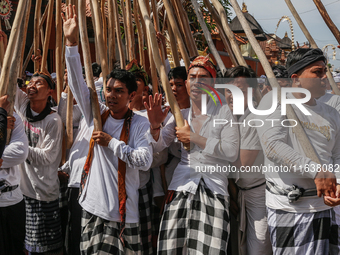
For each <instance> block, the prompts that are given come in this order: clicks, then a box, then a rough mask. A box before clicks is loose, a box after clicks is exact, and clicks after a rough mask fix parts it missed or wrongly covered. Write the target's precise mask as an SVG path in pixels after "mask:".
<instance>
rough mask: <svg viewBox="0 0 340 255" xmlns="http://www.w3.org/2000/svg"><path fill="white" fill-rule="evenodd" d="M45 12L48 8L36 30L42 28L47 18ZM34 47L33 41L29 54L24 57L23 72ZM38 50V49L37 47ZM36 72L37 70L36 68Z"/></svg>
mask: <svg viewBox="0 0 340 255" xmlns="http://www.w3.org/2000/svg"><path fill="white" fill-rule="evenodd" d="M47 11H48V7H47V8H46V9H45V11H44V14H43V16H42V17H41V19H40V24H39V28H38V30H40V28H41V27H42V25H43V24H44V22H45V20H46V18H47ZM34 40H35V39H34ZM38 41H39V36H38ZM34 47H35V41H33V43H32V45H31V48H30V50H29V52H28V54H27V56H26V59H25V62H24V64H23V67H22V70H23V71H25V70H26V68H27V66H28V63H29V61H30V60H31V57H32V54H33V51H34ZM38 49H39V47H38ZM38 70H39V68H38Z"/></svg>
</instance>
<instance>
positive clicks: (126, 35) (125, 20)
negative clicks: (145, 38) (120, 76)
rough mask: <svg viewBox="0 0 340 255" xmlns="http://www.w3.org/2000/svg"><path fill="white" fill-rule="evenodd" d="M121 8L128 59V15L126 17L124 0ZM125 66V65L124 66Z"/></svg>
mask: <svg viewBox="0 0 340 255" xmlns="http://www.w3.org/2000/svg"><path fill="white" fill-rule="evenodd" d="M120 8H121V10H122V16H123V27H124V38H125V52H126V59H128V60H130V56H129V53H130V51H129V38H130V37H129V33H128V28H127V17H126V9H125V4H124V0H120ZM124 68H125V67H124Z"/></svg>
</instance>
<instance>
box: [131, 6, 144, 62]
mask: <svg viewBox="0 0 340 255" xmlns="http://www.w3.org/2000/svg"><path fill="white" fill-rule="evenodd" d="M138 9H139V7H138V1H137V0H133V13H134V15H135V23H136V27H137V34H138V50H139V64H140V65H141V66H143V67H144V68H145V60H144V37H143V30H142V27H141V24H140V22H139V11H138Z"/></svg>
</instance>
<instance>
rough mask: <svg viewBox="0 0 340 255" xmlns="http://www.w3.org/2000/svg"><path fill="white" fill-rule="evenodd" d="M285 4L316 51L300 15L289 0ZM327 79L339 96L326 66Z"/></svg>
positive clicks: (315, 45) (338, 91) (339, 91)
mask: <svg viewBox="0 0 340 255" xmlns="http://www.w3.org/2000/svg"><path fill="white" fill-rule="evenodd" d="M285 1H286V4H287V6H288V8H289V10H290V11H291V13H292V14H293V16H294V18H295V20H296V22H297V23H298V25H299V27H300V28H301V30H302V32H303V33H304V35H305V36H306V38H307V40H308V41H309V43H310V44H311V46H312V48H314V49H316V48H318V45H317V44H316V42H315V41H314V39H313V37H312V35H311V34H310V33H309V31H308V29H307V27H306V26H305V24H304V23H303V21H302V19H301V18H300V15H299V14H298V13H297V11H296V9H295V7H294V5H293V4H292V2H291V1H290V0H285ZM326 75H327V78H328V81H329V83H330V85H331V87H332V89H333V91H334V93H335V94H336V95H338V96H340V90H339V89H338V86H337V85H336V83H335V81H334V78H333V75H332V73H331V71H330V70H329V68H328V66H327V73H326Z"/></svg>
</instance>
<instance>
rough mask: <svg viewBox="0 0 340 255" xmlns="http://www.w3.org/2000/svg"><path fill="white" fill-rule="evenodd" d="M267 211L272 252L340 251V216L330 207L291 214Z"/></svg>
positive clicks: (282, 254)
mask: <svg viewBox="0 0 340 255" xmlns="http://www.w3.org/2000/svg"><path fill="white" fill-rule="evenodd" d="M267 212H268V227H269V232H270V239H271V243H272V247H273V253H274V254H280V255H292V254H303V255H312V254H313V255H314V254H325V255H326V254H340V249H339V244H340V243H339V238H340V237H339V234H340V231H339V230H340V228H339V223H340V222H339V221H340V219H336V218H335V213H334V211H333V209H329V210H325V211H321V212H315V213H290V212H286V211H282V210H274V209H271V208H268V207H267ZM336 221H338V222H336Z"/></svg>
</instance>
